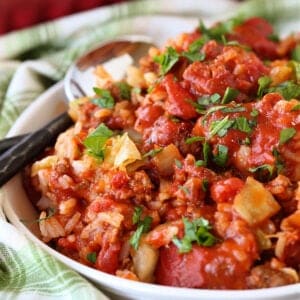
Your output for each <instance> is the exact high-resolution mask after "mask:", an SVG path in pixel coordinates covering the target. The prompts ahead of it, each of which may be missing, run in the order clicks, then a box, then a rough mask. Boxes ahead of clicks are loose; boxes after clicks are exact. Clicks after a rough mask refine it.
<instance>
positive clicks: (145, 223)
mask: <svg viewBox="0 0 300 300" xmlns="http://www.w3.org/2000/svg"><path fill="white" fill-rule="evenodd" d="M142 212H143V210H142V208H141V207H137V208H135V210H134V213H133V216H132V223H133V224H137V229H136V231H135V232H134V234H133V235H132V236H131V238H130V241H129V242H130V245H131V246H132V247H133V248H134V249H135V250H137V249H138V248H139V243H140V239H141V237H142V234H143V233H146V232H148V231H149V230H150V228H151V223H152V220H153V219H152V217H150V216H146V217H145V218H144V219H143V220H142V219H141V215H142Z"/></svg>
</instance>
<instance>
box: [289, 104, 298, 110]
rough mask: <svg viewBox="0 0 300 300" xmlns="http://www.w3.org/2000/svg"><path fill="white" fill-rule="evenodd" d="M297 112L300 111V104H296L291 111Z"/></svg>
mask: <svg viewBox="0 0 300 300" xmlns="http://www.w3.org/2000/svg"><path fill="white" fill-rule="evenodd" d="M297 110H300V104H296V105H295V106H294V107H293V108H292V109H291V111H297Z"/></svg>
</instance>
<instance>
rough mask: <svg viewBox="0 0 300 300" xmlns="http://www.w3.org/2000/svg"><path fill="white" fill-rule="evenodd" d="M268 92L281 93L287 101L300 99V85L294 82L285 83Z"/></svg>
mask: <svg viewBox="0 0 300 300" xmlns="http://www.w3.org/2000/svg"><path fill="white" fill-rule="evenodd" d="M268 92H269V93H272V92H275V93H280V94H281V95H282V96H283V97H284V99H286V100H290V99H293V98H296V99H298V98H300V85H298V84H296V83H294V82H293V81H285V82H283V83H281V84H279V85H278V86H275V87H271V88H269V89H268Z"/></svg>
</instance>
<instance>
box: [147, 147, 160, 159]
mask: <svg viewBox="0 0 300 300" xmlns="http://www.w3.org/2000/svg"><path fill="white" fill-rule="evenodd" d="M162 150H163V148H155V149H152V150H150V151H148V152H147V153H145V154H144V155H143V158H146V157H154V156H155V155H156V154H157V153H159V152H161V151H162Z"/></svg>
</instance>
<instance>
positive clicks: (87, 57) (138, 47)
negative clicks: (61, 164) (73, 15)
mask: <svg viewBox="0 0 300 300" xmlns="http://www.w3.org/2000/svg"><path fill="white" fill-rule="evenodd" d="M151 46H152V44H151V43H150V40H149V38H148V37H144V36H127V37H124V38H122V39H118V40H114V41H110V42H108V43H105V44H102V45H100V46H98V47H96V48H95V49H93V50H92V51H89V52H88V53H86V54H84V55H83V56H81V57H80V58H79V59H78V60H77V61H76V62H75V63H74V64H73V65H72V66H71V67H70V68H69V70H68V72H67V74H66V77H65V80H64V89H65V93H66V96H67V98H68V100H69V101H70V100H73V99H76V98H79V97H82V96H86V95H93V90H92V87H93V86H94V81H93V72H94V68H95V66H96V65H98V64H101V65H106V66H107V68H108V69H109V68H110V69H111V70H112V71H116V72H115V74H117V75H120V69H121V71H122V69H124V67H126V66H127V65H128V64H129V62H130V63H131V64H137V62H138V61H139V59H140V58H141V57H142V56H143V55H145V54H146V53H147V50H148V49H149V48H150V47H151ZM112 73H113V72H112ZM112 75H113V74H112ZM113 77H114V76H113ZM71 124H72V120H71V118H70V117H69V115H68V113H67V112H65V113H63V114H61V115H60V116H58V117H57V118H56V119H54V120H52V121H51V122H50V123H48V124H46V125H45V126H44V127H43V128H41V129H39V130H37V131H36V132H34V133H30V134H25V135H20V136H16V137H10V138H6V139H3V140H1V141H0V153H1V151H6V150H7V149H9V150H7V151H6V152H4V153H3V154H1V155H0V186H2V185H3V184H4V183H6V182H7V181H8V180H9V179H10V178H12V177H13V176H14V175H15V174H17V173H18V172H19V171H20V170H21V169H22V168H24V167H25V166H26V165H27V164H28V163H30V162H31V161H32V160H33V159H34V158H35V157H36V156H37V155H39V154H40V153H41V152H42V151H43V150H44V149H45V148H46V147H47V146H49V145H51V144H52V143H53V142H54V140H55V138H56V137H57V136H58V134H59V133H61V132H62V131H64V130H66V129H67V128H68V127H69V126H70V125H71Z"/></svg>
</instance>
